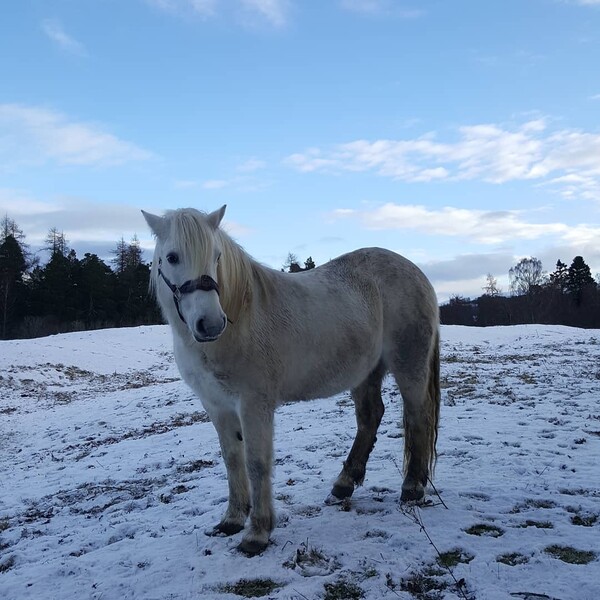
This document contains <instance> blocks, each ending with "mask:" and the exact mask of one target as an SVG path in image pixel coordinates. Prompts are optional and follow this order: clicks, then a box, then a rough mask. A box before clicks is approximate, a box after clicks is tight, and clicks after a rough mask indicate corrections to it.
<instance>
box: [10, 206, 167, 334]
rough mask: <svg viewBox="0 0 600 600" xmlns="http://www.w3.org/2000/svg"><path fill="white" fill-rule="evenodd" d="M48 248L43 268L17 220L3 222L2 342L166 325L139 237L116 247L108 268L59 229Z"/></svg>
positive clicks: (50, 234)
mask: <svg viewBox="0 0 600 600" xmlns="http://www.w3.org/2000/svg"><path fill="white" fill-rule="evenodd" d="M45 250H46V251H47V252H48V254H49V260H48V262H46V263H45V264H44V265H42V264H41V262H40V260H39V257H38V256H35V255H33V254H32V252H31V251H30V249H29V246H28V244H27V243H26V242H25V235H24V234H23V232H22V230H21V229H20V228H19V227H18V225H17V224H16V223H15V221H13V220H12V219H10V218H9V217H8V216H5V217H4V218H3V219H2V220H1V221H0V338H2V339H8V338H30V337H38V336H44V335H50V334H54V333H64V332H69V331H81V330H88V329H100V328H106V327H123V326H136V325H150V324H156V323H161V322H162V318H161V315H160V311H159V309H158V307H157V305H156V302H155V301H154V299H153V298H152V297H151V295H150V294H149V292H148V282H149V280H150V266H149V265H148V264H146V263H145V262H144V261H143V259H142V249H141V247H140V243H139V240H138V239H137V237H135V236H134V238H133V239H132V240H131V241H130V242H126V241H125V240H124V239H121V240H120V241H119V242H118V243H117V244H116V246H115V248H114V249H113V250H112V255H113V259H112V260H111V261H110V263H111V264H110V265H108V264H107V263H106V262H104V261H103V260H102V259H101V258H99V257H98V255H96V254H92V253H89V252H86V253H85V255H84V256H83V258H79V257H78V256H77V253H76V252H75V250H74V249H72V248H70V247H69V245H68V240H67V239H66V237H65V235H64V233H63V232H60V231H58V230H57V229H51V230H50V231H49V232H48V236H47V238H46V246H45Z"/></svg>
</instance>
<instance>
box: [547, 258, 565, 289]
mask: <svg viewBox="0 0 600 600" xmlns="http://www.w3.org/2000/svg"><path fill="white" fill-rule="evenodd" d="M568 279H569V270H568V269H567V265H566V264H565V263H564V262H562V261H561V260H560V259H559V260H557V261H556V270H555V271H554V273H550V285H551V286H552V287H553V288H555V289H557V290H559V291H560V292H561V293H564V292H566V291H567V284H568Z"/></svg>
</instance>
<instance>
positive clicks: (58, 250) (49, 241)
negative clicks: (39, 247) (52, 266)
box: [44, 227, 70, 256]
mask: <svg viewBox="0 0 600 600" xmlns="http://www.w3.org/2000/svg"><path fill="white" fill-rule="evenodd" d="M44 250H48V251H49V252H50V256H53V255H54V254H60V255H61V256H67V254H69V250H70V248H69V245H68V243H67V238H66V237H65V234H64V232H63V231H58V229H56V227H53V228H52V229H50V231H49V232H48V235H47V236H46V247H45V248H44Z"/></svg>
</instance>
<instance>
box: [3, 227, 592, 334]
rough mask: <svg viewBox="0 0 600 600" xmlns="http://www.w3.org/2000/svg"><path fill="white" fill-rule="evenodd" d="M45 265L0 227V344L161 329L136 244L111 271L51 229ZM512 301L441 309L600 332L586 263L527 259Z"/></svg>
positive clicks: (460, 320)
mask: <svg viewBox="0 0 600 600" xmlns="http://www.w3.org/2000/svg"><path fill="white" fill-rule="evenodd" d="M45 250H46V251H47V252H48V255H49V259H48V261H47V262H46V263H45V264H43V265H42V264H41V261H40V260H39V257H38V256H36V255H34V254H33V253H32V252H31V251H30V249H29V246H28V244H27V243H26V241H25V235H24V234H23V232H22V230H21V229H20V228H19V227H18V225H17V224H16V223H15V221H13V220H12V219H10V218H9V217H8V216H5V217H4V218H3V219H2V220H0V339H8V338H28V337H38V336H44V335H50V334H54V333H63V332H69V331H81V330H88V329H100V328H106V327H123V326H137V325H151V324H157V323H162V322H163V321H162V317H161V314H160V310H159V308H158V306H157V304H156V302H155V300H154V299H153V298H152V296H151V295H150V293H149V291H148V283H149V280H150V265H149V264H147V263H145V262H144V260H143V258H142V250H141V247H140V243H139V240H138V239H137V237H135V236H134V237H133V239H132V240H131V241H129V242H126V241H125V240H124V239H123V238H122V239H121V240H119V242H117V244H116V246H115V248H114V249H113V250H112V252H111V254H112V256H113V258H112V260H110V261H109V262H110V264H107V263H106V262H104V261H103V260H102V259H101V258H100V257H98V255H96V254H92V253H85V255H84V256H83V258H79V257H78V256H77V253H76V252H75V250H74V249H72V248H70V247H69V244H68V240H67V239H66V237H65V235H64V233H63V232H61V231H59V230H57V229H51V230H50V231H49V232H48V236H47V238H46V245H45ZM300 265H301V261H300V260H299V259H298V257H297V256H296V255H294V254H293V253H291V252H290V253H289V254H288V257H287V259H286V262H285V263H284V265H283V268H282V271H283V270H285V271H289V272H292V273H295V272H300V271H306V270H309V269H313V268H314V267H315V263H314V261H313V259H312V258H311V257H308V258H307V259H306V260H305V261H304V266H300ZM509 281H510V293H508V294H505V293H503V292H502V290H501V289H500V288H499V287H498V282H497V280H496V279H495V278H494V277H493V276H492V275H491V274H488V276H487V279H486V284H485V286H484V287H483V292H484V293H483V294H482V295H481V296H479V297H478V298H475V299H471V298H465V297H463V296H459V295H456V296H453V297H451V298H450V300H449V301H448V302H446V303H444V304H442V305H441V307H440V318H441V322H442V323H444V324H448V325H476V326H488V325H515V324H521V323H542V324H563V325H571V326H576V327H593V328H600V277H599V280H598V281H595V280H594V278H593V277H592V274H591V271H590V268H589V266H588V265H587V264H586V263H585V260H584V259H583V257H581V256H576V257H575V258H574V259H573V261H572V263H571V265H570V266H568V267H567V264H566V263H563V262H562V261H561V260H558V261H557V263H556V267H555V270H554V271H553V272H552V273H550V274H547V273H545V272H544V270H543V266H542V263H541V261H539V260H538V259H537V258H533V257H532V258H524V259H522V260H521V261H519V263H518V264H517V265H515V266H514V267H513V268H511V269H510V271H509Z"/></svg>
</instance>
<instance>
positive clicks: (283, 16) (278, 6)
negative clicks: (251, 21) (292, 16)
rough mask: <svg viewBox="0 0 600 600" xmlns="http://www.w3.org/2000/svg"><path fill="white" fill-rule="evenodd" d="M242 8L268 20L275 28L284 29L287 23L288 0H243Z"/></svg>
mask: <svg viewBox="0 0 600 600" xmlns="http://www.w3.org/2000/svg"><path fill="white" fill-rule="evenodd" d="M241 3H242V6H243V7H244V8H245V9H246V10H248V11H250V12H252V13H255V14H257V15H260V16H261V17H263V18H264V19H266V20H267V21H268V22H269V23H271V25H273V26H274V27H283V26H284V25H285V24H286V22H287V13H288V2H287V0H241Z"/></svg>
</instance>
